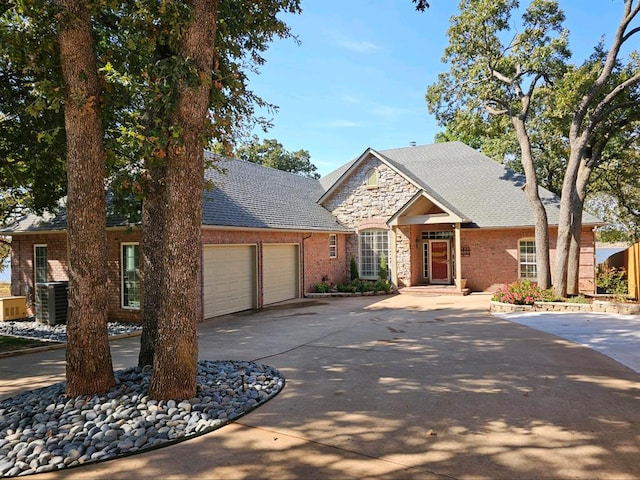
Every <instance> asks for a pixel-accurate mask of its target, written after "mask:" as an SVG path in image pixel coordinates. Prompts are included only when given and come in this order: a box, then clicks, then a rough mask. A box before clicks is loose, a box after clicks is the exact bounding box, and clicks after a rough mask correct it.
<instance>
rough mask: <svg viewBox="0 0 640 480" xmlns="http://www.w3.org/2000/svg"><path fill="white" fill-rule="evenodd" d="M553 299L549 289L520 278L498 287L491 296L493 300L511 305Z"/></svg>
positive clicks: (529, 303) (531, 303)
mask: <svg viewBox="0 0 640 480" xmlns="http://www.w3.org/2000/svg"><path fill="white" fill-rule="evenodd" d="M553 299H554V298H553V291H552V290H551V289H549V290H543V289H542V288H540V287H538V285H536V284H535V283H533V282H531V280H521V281H518V282H515V283H511V284H509V285H507V286H506V287H503V288H499V289H498V290H496V291H495V293H494V294H493V298H491V300H493V301H495V302H502V303H511V304H513V305H533V303H534V302H551V301H553Z"/></svg>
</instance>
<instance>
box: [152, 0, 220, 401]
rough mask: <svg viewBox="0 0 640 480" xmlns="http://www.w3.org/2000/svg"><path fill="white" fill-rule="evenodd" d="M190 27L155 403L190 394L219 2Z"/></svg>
mask: <svg viewBox="0 0 640 480" xmlns="http://www.w3.org/2000/svg"><path fill="white" fill-rule="evenodd" d="M187 3H188V4H189V5H190V6H191V8H192V22H191V23H190V24H189V25H188V26H186V28H185V30H184V33H183V37H182V42H181V45H180V52H179V53H180V54H181V55H182V56H183V57H184V58H190V59H192V60H193V62H194V64H195V66H196V67H197V70H198V73H199V78H200V82H199V83H198V84H197V85H188V84H186V83H179V84H178V85H176V88H177V89H178V105H177V109H176V111H175V115H174V116H173V118H172V120H173V122H172V124H173V125H174V127H176V128H177V130H178V131H179V132H180V133H181V140H182V143H181V144H172V145H170V147H169V149H168V152H167V176H166V210H165V218H164V224H165V231H164V237H163V240H162V258H163V261H164V268H165V270H166V272H167V274H166V275H164V276H163V278H162V289H161V291H162V294H163V295H162V297H161V299H160V316H159V318H158V332H157V339H156V350H155V356H154V361H153V375H152V377H151V384H150V386H149V395H150V396H151V397H152V398H156V399H168V398H176V399H177V398H189V397H192V396H194V395H195V391H196V374H197V360H198V338H197V322H198V320H199V314H200V304H199V300H198V299H199V295H200V289H199V285H200V280H199V278H200V268H201V249H202V242H201V229H202V192H203V189H204V146H205V142H204V139H205V138H206V135H205V132H206V129H207V128H208V115H207V114H208V105H209V96H210V93H211V83H210V79H211V75H212V70H213V56H214V40H215V32H216V21H217V6H218V5H217V0H190V1H188V2H187Z"/></svg>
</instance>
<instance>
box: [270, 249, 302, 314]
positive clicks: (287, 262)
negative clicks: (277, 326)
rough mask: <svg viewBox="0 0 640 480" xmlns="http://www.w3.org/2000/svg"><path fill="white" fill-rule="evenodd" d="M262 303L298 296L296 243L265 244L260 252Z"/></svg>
mask: <svg viewBox="0 0 640 480" xmlns="http://www.w3.org/2000/svg"><path fill="white" fill-rule="evenodd" d="M262 259H263V260H262V264H263V290H264V296H263V303H264V304H265V305H269V304H271V303H276V302H282V301H284V300H290V299H292V298H297V297H298V290H299V289H298V285H299V275H300V274H299V272H300V270H299V262H300V260H299V255H298V246H297V245H265V246H264V248H263V252H262Z"/></svg>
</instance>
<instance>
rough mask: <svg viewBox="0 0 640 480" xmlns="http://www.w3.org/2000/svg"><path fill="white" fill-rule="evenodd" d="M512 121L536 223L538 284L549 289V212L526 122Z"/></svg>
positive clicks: (512, 119) (515, 118)
mask: <svg viewBox="0 0 640 480" xmlns="http://www.w3.org/2000/svg"><path fill="white" fill-rule="evenodd" d="M511 121H512V123H513V126H514V127H515V130H516V135H517V137H518V143H519V144H520V151H521V153H522V167H523V169H524V172H525V177H526V180H527V183H526V186H525V193H526V194H527V199H528V201H529V205H530V206H531V209H532V211H533V217H534V222H535V244H536V270H537V283H538V286H539V287H540V288H544V289H547V288H549V287H550V286H551V267H550V261H549V221H548V220H547V211H546V210H545V208H544V205H543V204H542V201H541V200H540V194H539V192H538V176H537V174H536V169H535V165H534V161H533V155H532V154H531V142H530V140H529V134H528V133H527V130H526V128H525V124H524V121H523V120H521V119H520V118H517V117H512V118H511Z"/></svg>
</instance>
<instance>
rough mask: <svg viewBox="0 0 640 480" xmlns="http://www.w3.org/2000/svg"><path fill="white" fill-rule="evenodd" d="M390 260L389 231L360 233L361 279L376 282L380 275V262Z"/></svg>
mask: <svg viewBox="0 0 640 480" xmlns="http://www.w3.org/2000/svg"><path fill="white" fill-rule="evenodd" d="M383 256H384V257H385V258H386V259H388V258H389V233H388V231H387V230H365V231H363V232H360V277H361V278H364V279H368V280H375V279H376V278H378V275H379V274H380V260H381V259H382V257H383Z"/></svg>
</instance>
